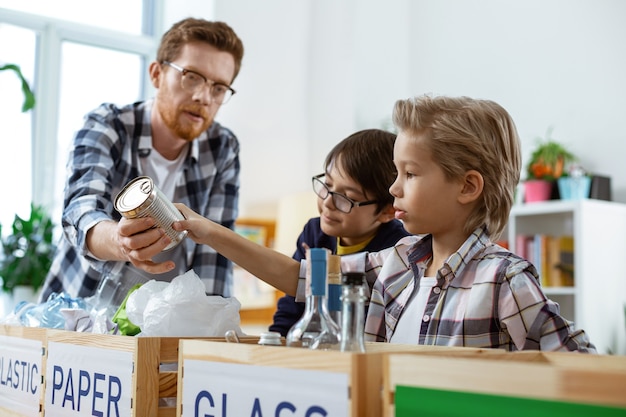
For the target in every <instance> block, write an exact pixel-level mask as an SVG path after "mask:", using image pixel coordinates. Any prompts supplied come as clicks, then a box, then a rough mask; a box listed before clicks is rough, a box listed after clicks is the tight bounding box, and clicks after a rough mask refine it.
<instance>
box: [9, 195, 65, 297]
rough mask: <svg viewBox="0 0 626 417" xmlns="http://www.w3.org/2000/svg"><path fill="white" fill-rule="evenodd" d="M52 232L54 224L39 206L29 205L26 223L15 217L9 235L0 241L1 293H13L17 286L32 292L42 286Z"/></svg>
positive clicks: (50, 258)
mask: <svg viewBox="0 0 626 417" xmlns="http://www.w3.org/2000/svg"><path fill="white" fill-rule="evenodd" d="M1 231H2V229H1V226H0V232H1ZM53 232H54V224H53V223H52V220H51V219H50V216H48V214H47V213H46V211H45V209H44V208H43V207H41V206H35V205H33V204H31V213H30V218H29V219H22V218H21V217H19V216H18V215H16V216H15V219H14V221H13V225H12V234H10V235H9V236H7V237H6V238H3V239H2V252H3V258H2V260H0V277H2V289H3V290H4V291H6V292H13V288H15V287H16V286H19V285H27V286H31V287H32V288H33V289H34V290H35V291H36V290H38V289H39V288H40V287H41V286H42V285H43V282H44V280H45V279H46V275H47V273H48V270H49V269H50V266H51V265H52V256H53V254H54V250H55V245H54V244H53V243H52V239H53Z"/></svg>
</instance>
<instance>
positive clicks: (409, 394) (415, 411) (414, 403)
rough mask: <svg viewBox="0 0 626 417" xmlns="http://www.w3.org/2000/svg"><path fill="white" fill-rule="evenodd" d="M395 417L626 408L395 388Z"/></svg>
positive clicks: (598, 416)
mask: <svg viewBox="0 0 626 417" xmlns="http://www.w3.org/2000/svg"><path fill="white" fill-rule="evenodd" d="M395 408H396V413H395V414H396V417H414V416H420V417H457V416H463V417H502V416H506V417H531V416H532V417H572V416H589V417H592V416H593V417H624V415H626V409H625V408H619V407H611V406H602V405H595V404H582V403H572V402H563V401H552V400H544V399H535V398H521V397H509V396H503V395H502V396H501V395H492V394H478V393H473V392H461V391H447V390H438V389H432V388H422V387H407V386H402V385H397V386H396V394H395Z"/></svg>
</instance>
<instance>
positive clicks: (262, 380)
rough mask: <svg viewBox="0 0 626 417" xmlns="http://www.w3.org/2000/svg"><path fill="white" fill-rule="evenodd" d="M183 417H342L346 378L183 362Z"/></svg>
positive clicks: (340, 374) (252, 367) (337, 374)
mask: <svg viewBox="0 0 626 417" xmlns="http://www.w3.org/2000/svg"><path fill="white" fill-rule="evenodd" d="M183 363H184V375H183V388H182V391H183V392H182V395H183V397H182V406H183V409H182V416H183V417H205V416H216V417H218V416H219V417H240V416H250V417H261V416H290V417H325V416H328V417H331V416H342V417H343V416H347V415H348V413H349V409H348V375H346V374H343V373H335V372H322V371H309V370H302V369H287V368H276V367H268V366H257V365H241V364H232V363H224V362H210V361H200V360H191V359H185V360H184V362H183Z"/></svg>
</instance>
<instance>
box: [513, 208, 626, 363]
mask: <svg viewBox="0 0 626 417" xmlns="http://www.w3.org/2000/svg"><path fill="white" fill-rule="evenodd" d="M507 232H508V241H509V247H510V249H511V251H513V252H516V248H515V240H516V239H515V237H516V236H517V235H519V234H524V235H534V234H545V235H551V236H573V237H574V286H573V287H547V288H544V292H545V294H546V295H547V296H548V297H549V298H550V299H552V300H554V301H556V302H557V303H559V305H560V307H561V314H562V315H563V316H564V317H565V318H567V319H568V320H572V321H573V322H574V326H575V327H576V328H577V329H584V330H585V332H586V333H587V334H588V335H589V338H590V339H591V341H592V343H594V344H595V345H596V347H597V349H598V352H599V353H602V354H607V353H612V354H619V355H626V323H625V318H624V314H625V313H624V309H625V308H626V268H625V267H624V263H622V262H624V261H625V260H626V204H621V203H616V202H611V201H602V200H592V199H583V200H551V201H546V202H537V203H528V204H520V205H515V206H514V207H513V209H512V210H511V215H510V217H509V223H508V225H507Z"/></svg>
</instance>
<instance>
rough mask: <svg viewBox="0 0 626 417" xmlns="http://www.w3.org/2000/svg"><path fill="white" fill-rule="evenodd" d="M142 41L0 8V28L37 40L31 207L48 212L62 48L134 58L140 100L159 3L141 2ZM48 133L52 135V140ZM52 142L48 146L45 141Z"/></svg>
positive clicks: (153, 0) (159, 0) (154, 43)
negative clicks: (137, 59) (27, 33)
mask: <svg viewBox="0 0 626 417" xmlns="http://www.w3.org/2000/svg"><path fill="white" fill-rule="evenodd" d="M142 2H143V10H144V13H143V21H142V23H141V24H142V32H143V34H142V35H132V34H129V33H124V32H118V31H113V30H108V29H103V28H94V27H91V26H87V25H83V24H80V23H76V22H70V21H66V20H61V19H55V18H51V17H47V16H41V15H36V14H31V13H24V12H19V11H15V10H10V9H6V8H0V23H6V24H10V25H14V26H18V27H22V28H25V29H30V30H33V31H34V32H35V33H36V36H37V51H35V80H34V81H33V82H32V83H33V85H32V86H31V87H32V88H33V91H34V92H35V95H36V97H37V104H36V105H35V108H34V109H33V111H34V113H33V115H32V119H31V120H32V138H31V142H32V154H31V174H32V176H31V178H32V184H31V185H32V188H31V189H32V195H31V201H32V202H33V203H35V204H39V205H44V206H46V207H49V208H50V209H52V208H53V204H54V201H55V198H54V193H55V175H56V172H55V170H56V166H57V165H56V159H57V143H58V137H57V132H58V125H59V123H58V120H59V102H60V91H59V85H60V80H61V48H62V44H63V42H74V43H77V44H84V45H88V46H94V47H100V48H104V49H111V50H116V51H120V52H127V53H132V54H137V55H139V56H140V59H141V61H142V65H141V69H140V71H141V74H140V79H141V80H142V85H141V88H140V96H141V98H143V99H146V98H147V95H148V93H149V92H151V88H152V87H151V85H150V79H149V77H148V76H147V69H148V65H149V64H150V62H151V61H152V60H153V59H154V57H155V56H156V50H157V48H158V42H159V40H160V34H159V36H157V34H158V33H160V30H159V29H161V25H160V24H158V23H159V22H162V21H163V19H162V16H163V0H142ZM50 132H54V133H53V134H52V135H51V134H50ZM51 138H52V139H53V140H50V139H51Z"/></svg>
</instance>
